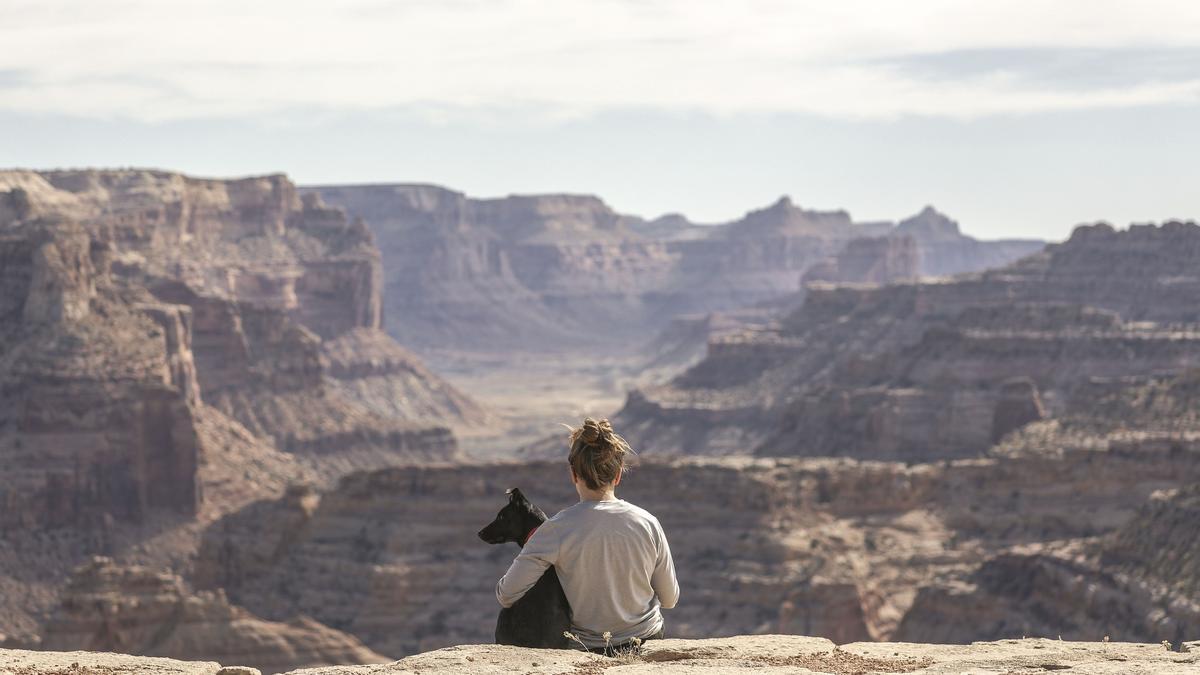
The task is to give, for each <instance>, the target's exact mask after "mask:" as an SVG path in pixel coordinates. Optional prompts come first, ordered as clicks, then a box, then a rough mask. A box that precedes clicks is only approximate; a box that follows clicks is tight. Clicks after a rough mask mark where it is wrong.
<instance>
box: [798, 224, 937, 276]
mask: <svg viewBox="0 0 1200 675" xmlns="http://www.w3.org/2000/svg"><path fill="white" fill-rule="evenodd" d="M920 261H921V255H920V251H919V249H918V247H917V240H916V239H915V238H914V237H912V236H911V235H893V236H889V237H863V238H861V239H852V240H850V242H849V243H847V244H846V246H845V248H843V249H842V250H841V251H839V252H838V254H837V256H835V257H834V258H832V259H831V260H828V261H825V262H824V263H820V264H817V265H815V266H813V267H812V268H811V269H810V270H809V271H808V272H807V273H805V275H804V281H805V282H806V283H808V282H813V281H823V282H830V283H838V282H864V283H872V284H886V283H891V282H893V281H904V280H911V279H916V278H917V277H918V276H920V267H921V263H920Z"/></svg>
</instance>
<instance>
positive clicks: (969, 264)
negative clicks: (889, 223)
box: [896, 206, 1045, 277]
mask: <svg viewBox="0 0 1200 675" xmlns="http://www.w3.org/2000/svg"><path fill="white" fill-rule="evenodd" d="M896 234H898V235H901V236H904V235H907V236H910V237H912V238H913V240H914V241H915V242H916V245H917V249H918V255H919V259H920V266H919V271H920V276H934V277H944V276H952V275H955V274H964V273H967V272H978V271H980V270H986V269H991V268H995V267H1003V266H1004V265H1007V264H1008V263H1010V262H1012V261H1014V260H1017V259H1018V258H1023V257H1025V256H1027V255H1031V254H1033V253H1037V252H1038V251H1040V250H1042V247H1043V246H1045V242H1042V241H1037V240H1033V239H1000V240H996V241H986V242H985V241H979V240H977V239H972V238H971V237H965V236H963V234H962V233H961V232H960V231H959V228H958V223H957V222H955V221H953V220H951V219H950V218H948V217H946V216H945V215H944V214H942V213H939V212H938V211H937V210H935V209H934V208H933V207H932V206H926V207H925V208H924V209H922V210H921V212H920V213H918V214H917V215H915V216H912V217H911V218H906V219H904V220H902V221H900V223H899V224H897V226H896Z"/></svg>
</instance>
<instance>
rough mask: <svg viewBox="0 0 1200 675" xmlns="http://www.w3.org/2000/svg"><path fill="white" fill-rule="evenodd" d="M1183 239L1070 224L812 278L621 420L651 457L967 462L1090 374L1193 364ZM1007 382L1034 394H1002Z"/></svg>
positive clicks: (646, 393)
mask: <svg viewBox="0 0 1200 675" xmlns="http://www.w3.org/2000/svg"><path fill="white" fill-rule="evenodd" d="M1198 246H1200V227H1198V226H1195V225H1185V224H1181V223H1179V224H1167V225H1163V226H1162V227H1150V228H1146V227H1135V228H1131V229H1130V230H1128V231H1126V232H1121V233H1116V232H1112V231H1111V228H1108V230H1105V229H1103V228H1099V229H1096V230H1093V229H1087V228H1084V229H1081V230H1079V231H1077V233H1076V235H1075V236H1073V237H1072V238H1071V240H1070V241H1068V242H1065V243H1063V244H1058V245H1052V246H1050V247H1048V248H1047V249H1046V251H1045V252H1044V253H1042V254H1038V255H1035V256H1031V257H1029V258H1026V259H1024V260H1022V261H1020V262H1018V263H1014V264H1013V265H1011V266H1009V267H1008V268H1005V269H1001V270H995V271H990V272H984V273H981V274H978V275H973V276H964V277H959V278H956V279H953V280H949V281H937V282H926V283H901V284H893V285H888V286H883V287H861V286H847V285H823V284H810V285H809V287H808V289H807V295H806V299H805V302H804V305H803V306H802V307H801V308H800V309H799V310H797V311H795V312H794V313H792V314H791V315H790V316H788V317H786V318H785V319H784V320H783V321H782V322H781V323H780V324H779V325H777V326H766V327H759V328H756V329H753V330H747V331H745V332H744V333H742V334H734V335H726V336H723V337H721V338H719V339H716V340H714V341H713V342H712V343H711V344H710V345H709V349H708V354H707V356H706V358H705V359H704V360H703V361H701V362H700V363H698V364H697V365H695V366H694V367H692V368H691V369H690V370H689V371H687V372H686V373H684V374H682V375H680V376H679V377H678V378H676V379H675V380H673V381H672V382H670V383H668V384H665V385H660V386H653V387H647V388H644V389H642V390H640V391H638V392H635V393H633V394H631V395H630V396H629V399H628V401H627V403H626V407H625V409H624V410H623V411H622V413H621V414H620V415H619V416H618V419H617V422H618V426H619V427H620V428H621V429H623V430H624V431H623V433H625V435H626V437H627V438H630V439H631V440H632V441H633V442H634V444H635V446H639V447H641V448H643V449H644V450H646V451H648V452H667V453H680V452H687V453H710V454H727V453H749V452H755V453H759V454H768V455H775V454H800V455H830V454H834V455H843V454H844V455H849V456H853V457H869V458H880V459H900V460H907V461H927V460H931V459H937V458H943V457H963V456H976V455H979V454H981V453H983V452H985V451H987V450H988V448H989V447H990V446H991V445H992V443H993V442H994V441H995V440H996V439H997V435H998V434H999V435H1002V434H1003V433H1006V432H1007V431H1009V430H1011V429H1012V428H1015V427H1016V426H1019V424H1018V423H1019V422H1020V423H1024V422H1027V421H1030V420H1034V419H1038V418H1039V417H1042V416H1054V415H1057V414H1060V413H1061V412H1062V411H1063V410H1064V409H1065V408H1067V407H1069V406H1070V405H1071V403H1070V399H1071V397H1072V396H1074V395H1075V392H1077V391H1080V390H1082V389H1085V388H1086V387H1088V386H1090V385H1089V382H1091V381H1092V380H1094V379H1096V378H1105V379H1110V380H1114V379H1120V378H1130V377H1134V378H1136V377H1142V378H1145V377H1151V376H1163V375H1170V374H1177V373H1180V372H1183V371H1184V370H1186V369H1187V368H1189V367H1192V365H1193V363H1192V354H1193V353H1194V351H1195V348H1196V342H1195V341H1196V339H1197V336H1198V335H1200V333H1197V332H1196V331H1195V330H1194V329H1193V328H1192V326H1194V324H1195V322H1196V320H1197V315H1196V312H1195V311H1194V310H1193V309H1192V306H1191V305H1190V304H1189V303H1188V302H1187V301H1185V300H1184V298H1183V297H1182V296H1181V295H1180V294H1181V293H1184V292H1185V291H1184V289H1186V288H1190V287H1191V286H1189V284H1192V281H1191V280H1192V278H1193V277H1192V276H1191V270H1192V268H1193V267H1194V265H1195V251H1197V250H1200V248H1198ZM1150 259H1153V261H1154V262H1153V263H1152V264H1147V261H1148V260H1150ZM1013 377H1027V378H1029V379H1030V381H1031V382H1032V383H1033V386H1034V387H1035V388H1036V390H1037V397H1036V398H1037V399H1039V400H1040V402H1036V403H1035V401H1034V398H1033V396H1032V394H1029V393H1027V394H1021V395H1019V396H1018V393H1017V392H1016V391H1015V390H1011V389H1010V388H1009V389H1006V387H1011V385H1006V384H1005V383H1006V382H1008V381H1009V380H1010V379H1011V378H1013ZM1006 392H1007V393H1006ZM1013 396H1017V397H1018V398H1021V397H1023V398H1025V399H1027V401H1026V402H1025V403H1021V402H1019V401H1017V400H1016V399H1014V398H1012V397H1013ZM1013 406H1015V407H1013ZM1017 408H1020V410H1018V409H1017ZM1039 408H1040V412H1039ZM1010 414H1011V415H1015V417H1013V418H1012V419H1011V420H1010V419H1009V418H1008V416H1009V415H1010ZM997 425H998V426H997Z"/></svg>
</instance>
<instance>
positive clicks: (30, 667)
mask: <svg viewBox="0 0 1200 675" xmlns="http://www.w3.org/2000/svg"><path fill="white" fill-rule="evenodd" d="M220 668H221V666H220V664H218V663H215V662H213V661H177V660H175V659H164V658H153V657H146V656H128V655H125V654H109V653H104V652H45V651H36V652H35V651H23V650H19V649H0V672H2V673H6V674H7V673H12V674H13V675H77V674H78V675H117V674H118V673H129V672H136V673H144V674H145V675H216V672H217V671H218V670H220Z"/></svg>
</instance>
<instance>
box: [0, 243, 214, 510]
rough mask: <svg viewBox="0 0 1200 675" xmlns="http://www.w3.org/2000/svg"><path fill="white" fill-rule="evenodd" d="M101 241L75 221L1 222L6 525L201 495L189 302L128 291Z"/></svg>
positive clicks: (187, 502)
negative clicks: (117, 281)
mask: <svg viewBox="0 0 1200 675" xmlns="http://www.w3.org/2000/svg"><path fill="white" fill-rule="evenodd" d="M106 255H107V251H106V249H105V247H104V245H103V244H101V243H99V242H96V241H94V240H92V239H90V238H89V237H88V235H87V234H86V233H85V232H84V231H83V230H82V229H81V228H79V227H77V226H71V225H65V224H58V225H53V224H39V223H26V224H21V225H15V226H10V227H7V228H5V229H3V230H0V261H2V263H0V264H2V266H3V270H4V272H3V275H2V276H0V502H2V508H0V531H6V530H10V529H21V528H40V527H47V526H51V527H53V526H65V525H83V526H97V525H99V524H101V523H103V521H104V520H105V519H106V518H116V519H119V520H139V519H141V518H143V517H144V516H146V515H147V513H148V512H149V511H150V510H151V509H154V508H166V509H170V510H173V511H177V512H179V513H184V514H191V513H194V512H195V511H196V510H197V508H198V507H199V503H200V499H201V494H200V490H199V484H198V480H197V474H196V471H197V463H198V462H199V457H200V454H201V447H200V441H199V438H198V434H197V431H196V428H195V418H194V407H195V406H196V405H198V389H197V386H196V374H195V366H194V364H193V361H192V354H191V350H190V343H189V341H190V333H189V330H188V325H189V322H190V320H191V317H190V312H189V310H188V308H186V307H180V306H176V305H164V304H161V303H155V302H153V299H152V298H150V297H149V296H148V295H143V296H142V297H141V298H133V299H131V298H130V297H129V296H128V294H123V293H122V292H121V291H120V290H119V289H118V288H116V287H115V286H113V284H112V283H111V282H110V280H109V279H108V275H107V269H106V261H105V258H106Z"/></svg>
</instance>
